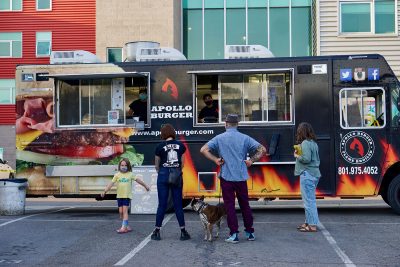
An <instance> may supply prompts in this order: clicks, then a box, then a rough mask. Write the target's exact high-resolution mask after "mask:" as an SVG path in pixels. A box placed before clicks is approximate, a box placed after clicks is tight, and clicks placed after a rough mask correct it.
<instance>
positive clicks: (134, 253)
mask: <svg viewBox="0 0 400 267" xmlns="http://www.w3.org/2000/svg"><path fill="white" fill-rule="evenodd" d="M173 215H174V214H172V213H171V214H168V215H167V217H165V219H164V221H163V226H164V225H166V224H167V222H169V220H171V218H172V216H173ZM151 234H152V233H150V234H149V235H148V236H147V237H146V238H145V239H144V240H143V241H142V242H140V244H139V245H138V246H137V247H135V248H134V249H133V250H132V251H131V252H129V253H128V254H127V255H126V256H125V257H123V258H122V259H121V260H120V261H119V262H117V263H116V264H114V266H122V265H124V264H125V263H127V262H128V261H129V260H130V259H132V258H133V257H134V256H135V255H136V254H137V253H138V252H139V251H140V250H142V249H143V248H144V247H145V246H146V245H147V244H148V243H149V242H150V240H151Z"/></svg>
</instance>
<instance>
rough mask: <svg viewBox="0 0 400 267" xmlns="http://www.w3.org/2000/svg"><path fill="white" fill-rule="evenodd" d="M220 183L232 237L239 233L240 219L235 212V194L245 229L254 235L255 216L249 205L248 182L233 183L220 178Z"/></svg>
mask: <svg viewBox="0 0 400 267" xmlns="http://www.w3.org/2000/svg"><path fill="white" fill-rule="evenodd" d="M220 182H221V189H222V198H223V200H224V205H225V210H226V215H227V216H226V217H227V218H226V219H227V222H228V227H229V229H230V234H231V235H232V234H233V233H238V232H239V225H238V219H237V217H236V211H235V193H236V197H237V199H238V202H239V206H240V210H241V212H242V216H243V223H244V228H245V230H246V231H247V232H249V233H253V232H254V228H253V215H252V213H251V209H250V205H249V194H248V190H247V182H246V181H241V182H231V181H226V180H224V179H223V178H220Z"/></svg>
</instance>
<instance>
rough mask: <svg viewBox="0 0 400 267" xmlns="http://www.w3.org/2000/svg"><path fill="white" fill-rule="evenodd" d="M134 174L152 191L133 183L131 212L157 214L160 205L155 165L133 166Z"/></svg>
mask: <svg viewBox="0 0 400 267" xmlns="http://www.w3.org/2000/svg"><path fill="white" fill-rule="evenodd" d="M132 172H133V174H135V175H136V177H137V178H140V179H141V180H143V181H144V182H145V183H146V184H147V185H148V186H149V187H150V191H149V192H147V191H146V189H145V188H144V187H143V186H141V185H140V184H138V183H136V182H133V184H132V201H131V214H156V213H157V206H158V195H157V175H158V174H157V172H156V169H155V167H154V166H138V167H134V168H132Z"/></svg>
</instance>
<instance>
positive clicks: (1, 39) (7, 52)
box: [0, 32, 22, 57]
mask: <svg viewBox="0 0 400 267" xmlns="http://www.w3.org/2000/svg"><path fill="white" fill-rule="evenodd" d="M0 57H22V33H21V32H1V33H0Z"/></svg>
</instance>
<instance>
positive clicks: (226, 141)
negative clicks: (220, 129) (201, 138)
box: [207, 128, 260, 182]
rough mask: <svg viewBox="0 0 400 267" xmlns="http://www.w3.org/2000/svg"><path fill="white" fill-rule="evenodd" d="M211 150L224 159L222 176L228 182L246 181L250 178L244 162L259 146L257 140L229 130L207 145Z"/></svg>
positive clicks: (234, 130)
mask: <svg viewBox="0 0 400 267" xmlns="http://www.w3.org/2000/svg"><path fill="white" fill-rule="evenodd" d="M207 145H208V147H209V149H210V150H212V151H214V152H215V153H217V154H218V155H219V156H220V157H222V158H223V159H224V164H223V165H222V166H221V173H220V176H221V177H222V178H224V179H225V180H227V181H235V182H238V181H246V180H247V179H248V178H249V174H248V173H247V167H246V163H245V162H244V160H245V159H246V157H247V153H251V152H253V151H255V150H256V149H257V148H258V147H259V146H260V143H258V142H257V141H256V140H254V139H253V138H251V137H250V136H248V135H245V134H242V133H241V132H239V131H238V130H237V129H236V128H228V129H227V130H226V132H225V133H222V134H219V135H217V136H216V137H214V138H213V139H211V140H210V141H209V142H208V143H207Z"/></svg>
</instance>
